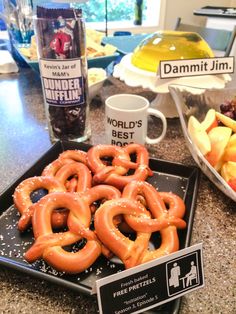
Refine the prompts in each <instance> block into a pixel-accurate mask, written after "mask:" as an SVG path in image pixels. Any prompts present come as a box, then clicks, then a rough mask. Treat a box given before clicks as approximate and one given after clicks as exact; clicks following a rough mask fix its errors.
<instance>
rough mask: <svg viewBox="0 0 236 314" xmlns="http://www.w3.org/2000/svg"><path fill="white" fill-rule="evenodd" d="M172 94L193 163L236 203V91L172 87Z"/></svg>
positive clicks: (179, 85)
mask: <svg viewBox="0 0 236 314" xmlns="http://www.w3.org/2000/svg"><path fill="white" fill-rule="evenodd" d="M169 91H170V94H171V96H172V98H173V100H174V102H175V105H176V109H177V111H178V115H179V119H180V123H181V127H182V131H183V135H184V137H185V141H186V145H187V147H188V149H189V151H190V153H191V155H192V157H193V159H194V160H195V162H196V163H197V165H198V166H199V168H200V169H201V170H202V172H203V173H204V174H205V175H206V176H207V177H208V178H209V180H211V182H212V183H213V184H214V185H215V186H216V187H217V188H218V189H219V190H221V191H222V192H223V193H224V194H225V195H226V196H227V197H229V198H231V199H232V200H233V201H235V202H236V128H235V127H236V117H235V116H234V113H235V109H236V107H235V103H236V88H235V87H234V88H233V87H231V88H216V87H215V88H209V89H207V88H200V87H196V86H192V85H191V86H190V85H188V86H187V85H183V84H170V85H169Z"/></svg>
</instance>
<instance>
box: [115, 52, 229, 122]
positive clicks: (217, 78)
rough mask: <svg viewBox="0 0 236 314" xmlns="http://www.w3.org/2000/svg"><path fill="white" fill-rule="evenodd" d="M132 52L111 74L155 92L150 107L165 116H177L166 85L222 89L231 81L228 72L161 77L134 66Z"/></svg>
mask: <svg viewBox="0 0 236 314" xmlns="http://www.w3.org/2000/svg"><path fill="white" fill-rule="evenodd" d="M131 59H132V53H130V54H127V55H125V56H124V57H123V58H122V59H121V61H120V63H119V64H117V65H115V67H114V72H113V76H114V77H115V78H118V79H120V80H121V81H124V83H125V84H126V85H128V86H130V87H138V86H141V87H142V88H144V89H150V90H151V91H152V92H154V93H156V94H157V95H156V97H155V99H154V100H153V101H152V102H151V107H153V108H156V109H158V110H160V111H161V112H162V113H163V114H164V115H165V116H166V117H167V118H175V117H178V113H177V110H176V107H175V103H174V101H173V99H172V97H171V95H170V93H169V89H168V86H169V85H170V84H171V85H176V84H178V85H185V86H193V87H199V88H204V89H222V88H224V87H225V86H226V84H227V82H229V81H231V77H230V75H228V74H220V75H204V76H191V77H181V78H175V79H161V78H160V76H159V75H158V73H155V72H151V71H146V70H143V69H140V68H138V67H136V66H134V65H133V64H132V62H131Z"/></svg>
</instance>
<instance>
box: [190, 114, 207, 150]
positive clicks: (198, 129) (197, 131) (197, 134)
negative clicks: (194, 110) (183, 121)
mask: <svg viewBox="0 0 236 314" xmlns="http://www.w3.org/2000/svg"><path fill="white" fill-rule="evenodd" d="M188 132H189V134H190V136H191V139H192V140H193V141H194V143H195V144H196V145H197V147H198V149H199V150H200V152H201V153H202V154H203V155H206V154H207V153H209V152H210V151H211V142H210V139H209V136H208V135H207V132H206V130H205V128H204V127H203V126H202V124H201V123H200V122H199V121H198V120H197V119H196V118H195V117H194V116H191V117H190V118H189V121H188Z"/></svg>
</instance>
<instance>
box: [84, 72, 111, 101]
mask: <svg viewBox="0 0 236 314" xmlns="http://www.w3.org/2000/svg"><path fill="white" fill-rule="evenodd" d="M106 78H107V73H106V71H105V70H104V69H102V68H90V69H88V82H89V83H88V85H89V100H92V99H93V98H94V97H95V96H96V95H97V94H99V91H100V90H101V88H102V85H103V83H104V81H105V80H106Z"/></svg>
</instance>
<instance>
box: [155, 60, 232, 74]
mask: <svg viewBox="0 0 236 314" xmlns="http://www.w3.org/2000/svg"><path fill="white" fill-rule="evenodd" d="M224 73H228V74H229V73H234V57H218V58H204V59H188V60H172V61H171V60H169V61H161V62H160V66H159V73H158V75H160V78H174V77H185V76H197V75H209V74H210V75H212V74H224Z"/></svg>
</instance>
